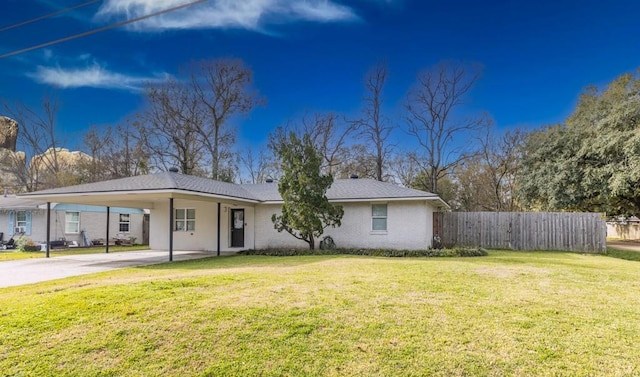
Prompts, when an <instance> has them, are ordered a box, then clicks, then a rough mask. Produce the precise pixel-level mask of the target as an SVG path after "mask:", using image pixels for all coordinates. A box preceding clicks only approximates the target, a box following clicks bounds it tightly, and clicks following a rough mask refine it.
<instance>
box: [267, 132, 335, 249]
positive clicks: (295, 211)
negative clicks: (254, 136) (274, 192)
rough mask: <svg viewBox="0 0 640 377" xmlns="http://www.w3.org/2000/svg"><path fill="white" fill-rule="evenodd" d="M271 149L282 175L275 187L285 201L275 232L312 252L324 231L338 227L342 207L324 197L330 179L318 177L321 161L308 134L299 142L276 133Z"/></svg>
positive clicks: (293, 135) (297, 139)
mask: <svg viewBox="0 0 640 377" xmlns="http://www.w3.org/2000/svg"><path fill="white" fill-rule="evenodd" d="M270 147H271V148H272V149H273V151H274V152H275V154H276V156H277V157H278V160H279V161H280V165H281V169H282V171H283V174H284V175H283V176H282V178H281V179H280V182H279V183H278V191H279V192H280V195H281V196H282V199H283V201H284V203H283V204H282V214H281V215H276V214H274V215H273V216H272V217H271V221H273V225H274V227H275V229H277V230H278V232H282V231H283V230H285V231H287V232H288V233H289V234H291V235H292V236H293V237H295V238H297V239H299V240H302V241H305V242H306V243H308V244H309V248H310V249H314V248H315V240H316V239H317V238H319V237H320V236H321V235H322V233H323V232H324V229H325V228H327V227H328V226H332V227H336V226H340V224H341V223H340V221H341V220H342V215H343V214H344V211H343V210H342V206H339V205H335V204H331V203H329V200H328V199H327V196H326V195H325V194H326V192H327V190H328V189H329V187H331V184H332V183H333V177H332V176H331V175H330V174H329V175H321V173H320V169H321V166H322V157H321V156H320V154H319V153H318V151H317V150H316V149H315V147H314V145H313V142H312V140H311V137H310V136H309V135H308V134H304V135H303V136H302V137H301V138H300V137H298V136H296V134H295V133H294V132H290V133H289V134H288V135H287V134H286V133H285V132H284V131H282V130H279V131H278V132H277V133H276V135H275V136H274V137H272V138H271V142H270Z"/></svg>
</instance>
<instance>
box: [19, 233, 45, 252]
mask: <svg viewBox="0 0 640 377" xmlns="http://www.w3.org/2000/svg"><path fill="white" fill-rule="evenodd" d="M15 242H16V248H17V249H18V250H19V251H40V245H37V244H36V243H35V242H33V240H31V238H29V237H27V236H20V237H17V238H16V239H15Z"/></svg>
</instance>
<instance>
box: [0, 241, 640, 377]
mask: <svg viewBox="0 0 640 377" xmlns="http://www.w3.org/2000/svg"><path fill="white" fill-rule="evenodd" d="M639 288H640V263H638V262H632V261H625V260H621V259H614V258H608V257H606V256H594V255H580V254H570V253H558V252H555V253H553V252H531V253H525V252H503V251H500V252H496V251H492V252H490V253H489V256H487V257H480V258H442V259H440V258H377V257H361V256H303V257H265V256H235V257H219V258H208V259H203V260H196V261H188V262H179V263H170V264H163V265H156V266H149V267H145V268H137V269H126V270H120V271H115V272H110V273H101V274H96V275H91V276H81V277H77V278H69V279H64V280H59V281H55V282H50V283H41V284H35V285H30V286H22V287H13V288H3V289H0V371H2V373H0V374H2V375H8V376H61V375H71V376H194V375H195V376H283V375H285V376H466V375H468V376H504V375H507V376H509V375H511V376H540V375H543V376H602V375H618V376H628V375H639V374H640V352H639V351H638V347H637V345H638V343H639V342H640V295H639V294H638V290H639Z"/></svg>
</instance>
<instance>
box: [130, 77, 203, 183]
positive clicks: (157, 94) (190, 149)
mask: <svg viewBox="0 0 640 377" xmlns="http://www.w3.org/2000/svg"><path fill="white" fill-rule="evenodd" d="M146 97H147V108H146V109H145V111H143V112H142V114H140V116H139V121H138V122H135V123H134V125H135V127H136V128H137V133H136V136H137V138H138V140H139V142H140V143H141V144H143V145H144V146H145V148H146V149H147V150H148V151H149V152H150V157H151V161H153V164H154V165H155V167H156V168H161V169H164V170H168V169H169V168H171V167H174V166H176V165H178V167H179V168H180V170H181V171H182V173H184V174H190V175H205V168H206V167H205V166H203V160H204V158H205V153H204V151H205V146H204V143H203V140H202V137H201V133H200V130H201V129H202V128H203V127H204V125H203V124H204V122H205V114H204V112H203V111H202V107H201V104H200V100H199V98H198V97H197V96H196V95H195V94H194V92H193V90H191V88H190V86H189V85H185V84H184V83H181V82H179V81H177V80H175V79H173V78H171V79H169V80H168V81H167V82H165V83H163V84H160V85H156V86H150V87H148V88H147V91H146Z"/></svg>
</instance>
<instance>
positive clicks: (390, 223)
mask: <svg viewBox="0 0 640 377" xmlns="http://www.w3.org/2000/svg"><path fill="white" fill-rule="evenodd" d="M22 197H23V198H28V199H30V200H39V201H49V202H59V203H76V204H90V205H99V206H103V207H104V206H122V207H136V208H141V209H142V208H146V209H149V211H150V230H149V233H150V244H149V245H150V247H151V248H152V249H156V250H169V251H173V250H174V249H175V250H201V251H218V252H219V251H239V250H243V249H262V248H272V247H286V248H294V247H307V245H306V243H304V242H303V241H300V240H297V239H295V238H294V237H292V236H291V235H289V234H288V233H286V232H282V233H278V232H277V231H276V230H275V229H274V227H273V223H272V221H271V216H272V215H273V214H278V213H280V212H281V209H282V203H283V202H282V198H281V197H280V194H279V192H278V185H277V183H264V184H255V185H248V184H233V183H225V182H219V181H214V180H211V179H206V178H199V177H193V176H188V175H183V174H178V173H171V172H166V173H158V174H149V175H143V176H136V177H129V178H122V179H116V180H111V181H104V182H97V183H90V184H84V185H78V186H71V187H63V188H57V189H52V190H44V191H39V192H34V193H29V194H25V195H23V196H22ZM327 198H328V199H329V200H330V201H331V202H333V203H338V204H340V205H342V206H343V208H344V217H343V219H342V226H340V227H339V228H327V229H326V230H325V234H326V235H330V236H331V237H332V238H333V239H334V241H335V243H336V245H337V246H338V247H361V248H390V249H424V248H428V247H429V246H431V244H432V238H433V212H434V211H436V210H438V209H439V208H446V207H447V204H446V203H445V202H444V201H442V199H440V198H439V197H438V196H437V195H436V194H432V193H429V192H425V191H419V190H414V189H410V188H406V187H400V186H397V185H394V184H391V183H385V182H379V181H374V180H370V179H338V180H336V181H335V182H334V183H333V185H332V186H331V188H330V189H329V190H328V191H327Z"/></svg>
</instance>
